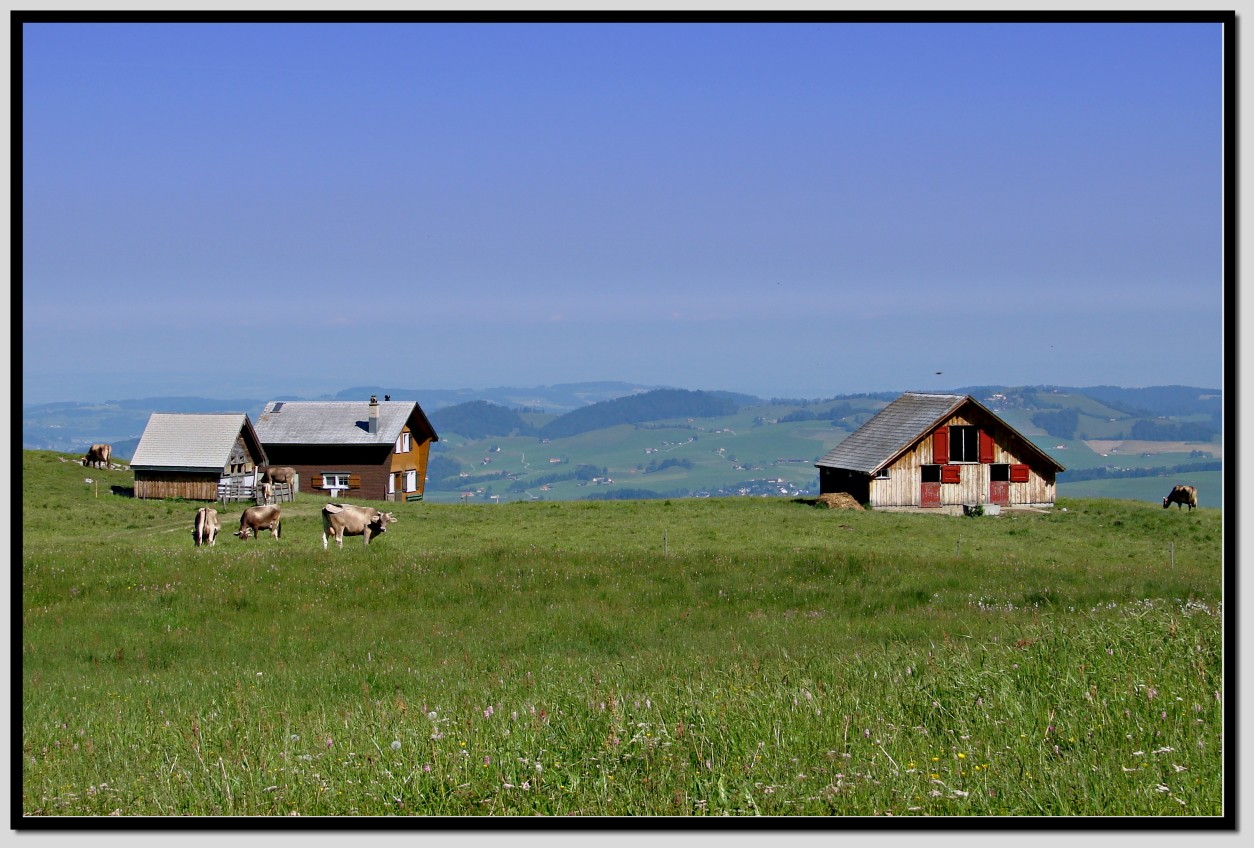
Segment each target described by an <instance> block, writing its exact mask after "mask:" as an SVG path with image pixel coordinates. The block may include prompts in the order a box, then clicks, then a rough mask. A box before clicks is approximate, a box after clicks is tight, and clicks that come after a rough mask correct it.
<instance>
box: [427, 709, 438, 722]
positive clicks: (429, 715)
mask: <svg viewBox="0 0 1254 848" xmlns="http://www.w3.org/2000/svg"><path fill="white" fill-rule="evenodd" d="M427 718H429V719H431V720H432V721H435V720H436V719H437V718H439V716H438V715H437V714H436V711H435V710H432V711H431V712H429V713H427Z"/></svg>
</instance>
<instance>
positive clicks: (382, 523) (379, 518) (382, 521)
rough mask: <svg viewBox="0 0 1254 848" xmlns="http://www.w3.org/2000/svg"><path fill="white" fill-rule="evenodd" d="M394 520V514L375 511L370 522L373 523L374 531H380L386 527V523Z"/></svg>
mask: <svg viewBox="0 0 1254 848" xmlns="http://www.w3.org/2000/svg"><path fill="white" fill-rule="evenodd" d="M395 521H396V516H395V515H393V514H392V513H390V512H376V513H375V516H374V521H371V522H370V523H371V524H372V525H374V532H376V533H382V532H384V531H385V530H387V529H388V525H389V524H392V523H394V522H395Z"/></svg>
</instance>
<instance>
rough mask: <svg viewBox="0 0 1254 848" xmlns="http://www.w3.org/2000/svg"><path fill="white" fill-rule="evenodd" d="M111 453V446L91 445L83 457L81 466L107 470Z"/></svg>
mask: <svg viewBox="0 0 1254 848" xmlns="http://www.w3.org/2000/svg"><path fill="white" fill-rule="evenodd" d="M111 453H113V446H112V445H92V446H91V447H89V448H88V449H87V455H86V456H84V457H83V465H84V466H87V465H90V466H91V467H93V468H108V467H109V455H110V454H111Z"/></svg>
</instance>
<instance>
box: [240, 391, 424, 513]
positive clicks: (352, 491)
mask: <svg viewBox="0 0 1254 848" xmlns="http://www.w3.org/2000/svg"><path fill="white" fill-rule="evenodd" d="M257 435H258V436H259V437H260V439H261V443H262V444H263V445H264V446H265V449H266V455H267V456H268V457H269V458H270V462H271V463H272V464H273V465H275V466H290V467H291V468H294V469H296V473H297V474H298V475H299V480H300V490H301V492H310V493H313V494H315V495H318V494H322V495H325V496H326V497H328V498H363V499H366V500H377V501H418V500H422V495H423V491H424V490H425V489H426V485H427V459H428V456H429V454H430V451H431V443H432V442H436V441H439V438H440V437H439V436H437V435H436V432H435V430H434V429H432V427H431V422H430V421H428V420H427V416H426V414H425V413H424V412H423V411H422V407H420V406H419V405H418V404H417V403H414V402H412V401H387V400H385V401H382V402H380V401H379V399H378V398H376V397H373V396H372V397H371V398H370V402H369V403H365V402H359V401H272V402H270V403H267V404H266V406H265V409H264V410H263V411H262V413H261V417H260V418H258V419H257Z"/></svg>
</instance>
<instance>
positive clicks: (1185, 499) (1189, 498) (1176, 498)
mask: <svg viewBox="0 0 1254 848" xmlns="http://www.w3.org/2000/svg"><path fill="white" fill-rule="evenodd" d="M1172 504H1175V505H1176V507H1177V508H1179V507H1181V506H1184V505H1186V504H1187V505H1188V507H1189V512H1192V511H1193V507H1195V506H1197V487H1196V486H1173V487H1172V489H1171V494H1170V495H1168V496H1167V497H1165V498H1163V509H1167V508H1168V507H1169V506H1171V505H1172Z"/></svg>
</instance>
